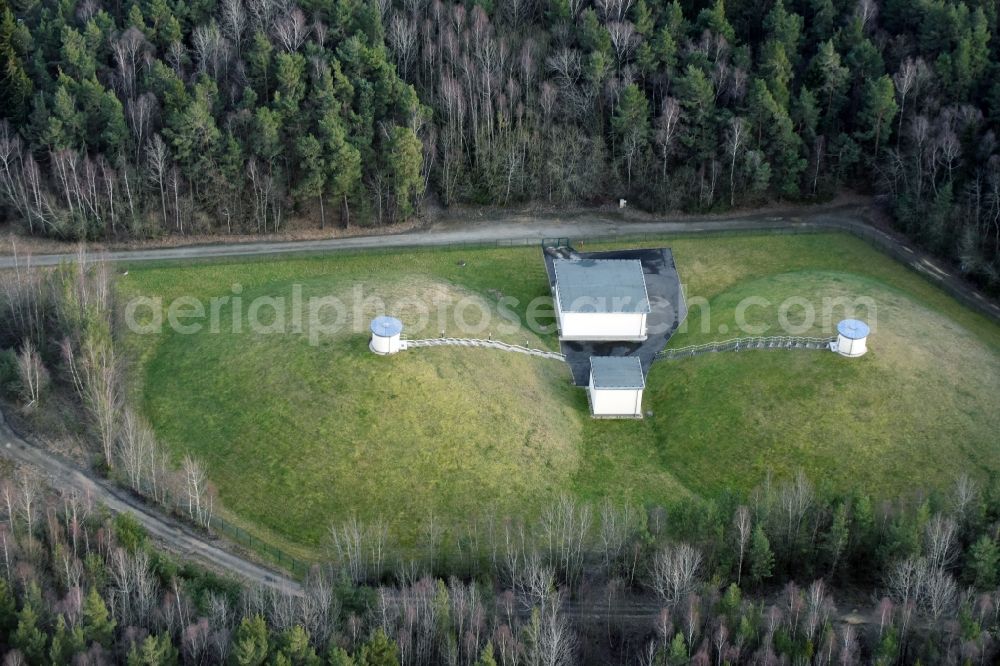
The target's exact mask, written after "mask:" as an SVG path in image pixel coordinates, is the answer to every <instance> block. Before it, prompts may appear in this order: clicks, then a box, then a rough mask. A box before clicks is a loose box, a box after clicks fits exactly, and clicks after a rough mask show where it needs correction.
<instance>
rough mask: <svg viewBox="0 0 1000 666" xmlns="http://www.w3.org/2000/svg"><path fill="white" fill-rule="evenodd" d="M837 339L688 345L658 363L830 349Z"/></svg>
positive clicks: (660, 357) (666, 354)
mask: <svg viewBox="0 0 1000 666" xmlns="http://www.w3.org/2000/svg"><path fill="white" fill-rule="evenodd" d="M835 340H836V338H832V337H831V338H809V337H799V336H792V335H779V336H770V337H749V338H733V339H731V340H720V341H716V342H705V343H703V344H700V345H688V346H686V347H677V348H675V349H664V350H663V351H661V352H660V353H658V354H657V355H656V359H655V360H657V361H668V360H672V359H676V358H687V357H689V356H698V355H699V354H712V353H716V352H726V351H737V352H738V351H750V350H753V349H830V345H831V344H832V343H833V342H834V341H835Z"/></svg>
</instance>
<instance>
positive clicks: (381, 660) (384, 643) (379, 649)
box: [357, 628, 399, 666]
mask: <svg viewBox="0 0 1000 666" xmlns="http://www.w3.org/2000/svg"><path fill="white" fill-rule="evenodd" d="M357 662H358V666H399V648H398V647H397V646H396V643H395V642H394V641H392V640H391V639H390V638H389V637H388V636H386V635H385V632H384V631H382V629H381V628H380V629H377V630H376V631H375V633H374V634H373V635H372V637H371V639H370V640H369V641H368V642H367V643H365V644H364V645H362V646H361V650H360V651H359V652H358V658H357Z"/></svg>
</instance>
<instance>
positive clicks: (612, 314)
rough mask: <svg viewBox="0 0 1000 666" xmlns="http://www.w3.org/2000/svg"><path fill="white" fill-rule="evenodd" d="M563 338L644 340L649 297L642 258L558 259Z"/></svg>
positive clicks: (555, 286)
mask: <svg viewBox="0 0 1000 666" xmlns="http://www.w3.org/2000/svg"><path fill="white" fill-rule="evenodd" d="M552 268H553V273H554V284H553V286H552V293H553V296H554V299H555V310H556V322H557V324H558V326H559V339H560V340H595V341H616V342H618V341H621V342H641V341H643V340H645V339H646V317H647V315H649V313H650V307H649V296H648V295H647V293H646V279H645V275H644V274H643V270H642V263H641V262H640V261H639V260H638V259H555V260H554V261H553V262H552Z"/></svg>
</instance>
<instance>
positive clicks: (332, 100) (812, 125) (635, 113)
mask: <svg viewBox="0 0 1000 666" xmlns="http://www.w3.org/2000/svg"><path fill="white" fill-rule="evenodd" d="M0 3H2V4H0V75H2V79H0V115H2V116H3V118H4V119H5V120H3V121H0V202H2V204H0V205H2V206H3V211H4V213H5V214H6V216H7V217H8V218H10V219H12V220H14V221H15V222H16V223H17V224H19V225H22V226H23V227H24V229H25V230H26V231H28V232H30V233H36V234H45V235H50V236H55V237H60V238H73V239H80V238H91V239H93V238H108V237H111V238H121V237H133V236H140V237H144V236H153V235H159V234H163V233H167V232H174V233H190V232H211V231H223V232H231V231H235V230H240V231H250V232H271V231H274V230H279V229H281V228H282V227H283V226H284V225H286V224H287V223H288V219H289V218H290V217H299V218H302V219H307V218H309V219H318V220H319V223H320V224H327V223H330V222H331V221H333V220H335V221H337V222H338V223H340V224H343V225H348V224H353V223H359V224H387V223H391V222H394V221H399V220H401V219H405V218H406V217H408V216H410V215H412V214H413V213H414V212H415V211H416V210H417V209H418V208H419V207H420V206H421V205H422V203H423V202H425V201H427V200H429V199H430V200H435V201H437V202H439V203H440V204H443V205H450V204H453V203H456V202H463V203H474V204H500V205H503V204H511V203H515V202H525V201H538V202H551V203H553V204H563V203H573V202H596V201H607V200H609V199H617V198H619V197H625V198H628V199H630V200H631V201H632V202H633V203H636V204H638V205H640V206H642V207H643V208H646V209H648V210H653V211H666V210H674V209H679V208H683V209H688V210H701V211H704V210H721V209H726V208H729V207H733V206H740V205H744V206H745V205H754V204H756V203H759V202H763V201H765V200H773V199H782V200H789V201H810V200H822V199H824V198H828V197H830V196H831V195H833V194H834V193H836V192H837V191H838V190H839V189H841V188H843V187H855V188H859V189H862V190H867V191H872V192H878V193H883V194H885V195H888V196H887V199H888V201H889V202H890V204H891V206H892V208H893V211H894V214H895V218H896V220H897V223H898V225H899V227H900V229H901V230H902V231H904V232H905V233H907V234H909V235H910V236H911V237H913V238H915V239H916V240H918V241H919V242H920V243H922V244H923V245H925V246H926V247H929V248H930V249H932V250H933V251H935V252H937V253H939V254H941V255H943V256H947V257H949V258H951V259H953V260H955V261H956V262H957V263H958V264H959V265H960V267H961V269H962V271H963V272H964V273H965V274H967V275H970V276H973V277H975V278H976V279H978V280H979V281H981V282H983V283H984V284H988V285H989V286H990V287H991V288H995V287H996V286H997V285H998V284H1000V263H998V256H1000V251H998V250H1000V153H998V148H997V136H996V134H997V130H998V129H1000V56H998V53H1000V39H998V8H997V4H996V3H995V2H993V1H992V0H885V1H883V2H879V1H878V0H776V1H768V2H754V1H752V0H730V1H729V2H727V3H724V2H723V0H718V1H716V2H715V3H711V2H706V1H705V0H685V1H684V2H679V1H676V0H675V1H674V2H672V3H668V2H665V1H662V0H594V2H589V1H588V0H504V1H502V2H500V1H496V2H494V1H493V0H476V1H473V0H469V1H467V2H464V3H459V2H445V1H442V0H397V1H393V0H378V1H377V2H363V1H361V0H301V1H300V2H299V3H298V4H296V3H295V2H294V1H293V0H188V1H185V0H139V1H137V2H136V1H133V0H126V1H125V2H121V1H120V0H117V1H115V2H111V3H107V4H106V5H104V4H101V3H99V2H95V1H94V0H80V1H79V2H73V1H71V0H61V1H40V0H0Z"/></svg>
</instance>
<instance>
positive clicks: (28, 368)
mask: <svg viewBox="0 0 1000 666" xmlns="http://www.w3.org/2000/svg"><path fill="white" fill-rule="evenodd" d="M17 377H18V380H19V381H20V383H21V394H22V397H23V399H24V400H25V402H26V403H27V404H26V405H25V409H28V408H32V407H36V406H37V405H38V402H39V400H41V398H42V393H43V392H44V391H45V389H46V388H47V387H48V385H49V371H48V370H46V369H45V364H44V363H42V357H41V355H40V354H39V353H38V350H37V349H35V345H34V343H32V342H31V340H25V341H24V342H23V343H22V344H21V351H20V352H19V353H18V355H17Z"/></svg>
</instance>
